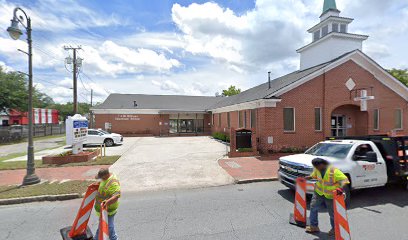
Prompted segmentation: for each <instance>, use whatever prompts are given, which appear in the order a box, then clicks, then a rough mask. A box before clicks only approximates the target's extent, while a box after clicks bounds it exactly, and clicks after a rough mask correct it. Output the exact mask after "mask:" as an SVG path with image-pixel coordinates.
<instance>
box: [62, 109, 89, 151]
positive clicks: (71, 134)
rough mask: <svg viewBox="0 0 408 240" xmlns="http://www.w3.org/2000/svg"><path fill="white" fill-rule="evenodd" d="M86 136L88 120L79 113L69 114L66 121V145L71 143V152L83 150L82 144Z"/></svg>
mask: <svg viewBox="0 0 408 240" xmlns="http://www.w3.org/2000/svg"><path fill="white" fill-rule="evenodd" d="M87 136H88V120H87V119H86V118H85V117H83V116H81V115H80V114H75V115H74V116H72V117H71V116H69V117H68V119H67V121H66V137H67V145H72V154H78V153H81V152H82V151H83V147H82V146H83V144H84V142H85V140H86V137H87Z"/></svg>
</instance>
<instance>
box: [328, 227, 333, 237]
mask: <svg viewBox="0 0 408 240" xmlns="http://www.w3.org/2000/svg"><path fill="white" fill-rule="evenodd" d="M329 236H330V237H332V236H334V229H333V228H332V229H331V230H330V231H329Z"/></svg>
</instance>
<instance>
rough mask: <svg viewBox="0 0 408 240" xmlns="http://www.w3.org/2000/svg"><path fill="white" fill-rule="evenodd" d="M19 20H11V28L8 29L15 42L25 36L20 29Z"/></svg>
mask: <svg viewBox="0 0 408 240" xmlns="http://www.w3.org/2000/svg"><path fill="white" fill-rule="evenodd" d="M18 23H19V22H18V20H17V18H15V17H14V18H13V19H11V26H10V27H8V28H7V32H8V33H9V35H10V37H11V38H12V39H14V40H17V39H19V38H20V36H21V35H23V32H22V31H21V30H20V28H19V27H18Z"/></svg>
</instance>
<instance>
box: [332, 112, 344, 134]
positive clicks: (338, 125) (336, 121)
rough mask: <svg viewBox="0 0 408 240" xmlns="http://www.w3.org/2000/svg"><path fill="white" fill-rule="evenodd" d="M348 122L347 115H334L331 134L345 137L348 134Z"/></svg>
mask: <svg viewBox="0 0 408 240" xmlns="http://www.w3.org/2000/svg"><path fill="white" fill-rule="evenodd" d="M346 131H347V123H346V116H344V115H334V116H332V117H331V135H332V136H333V137H344V136H346V134H347V133H346Z"/></svg>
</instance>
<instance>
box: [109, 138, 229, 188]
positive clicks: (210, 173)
mask: <svg viewBox="0 0 408 240" xmlns="http://www.w3.org/2000/svg"><path fill="white" fill-rule="evenodd" d="M124 141H125V145H126V144H127V143H126V142H128V141H133V142H132V144H130V145H128V146H127V147H122V148H125V149H126V151H125V152H124V153H123V155H122V157H121V158H120V159H119V160H118V161H117V162H116V163H115V164H113V165H112V166H111V171H112V172H113V173H115V174H117V175H118V176H119V178H120V181H121V185H122V191H147V190H165V189H174V188H198V187H209V186H220V185H227V184H231V183H233V182H234V180H233V179H232V177H230V176H229V175H228V174H227V173H226V172H225V171H224V170H223V169H222V168H221V167H220V166H219V165H218V160H219V159H220V158H222V157H224V155H225V154H226V150H227V149H226V145H224V144H223V143H220V142H218V141H215V140H213V139H212V138H210V137H140V138H125V139H124ZM113 149H114V148H112V150H113Z"/></svg>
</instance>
